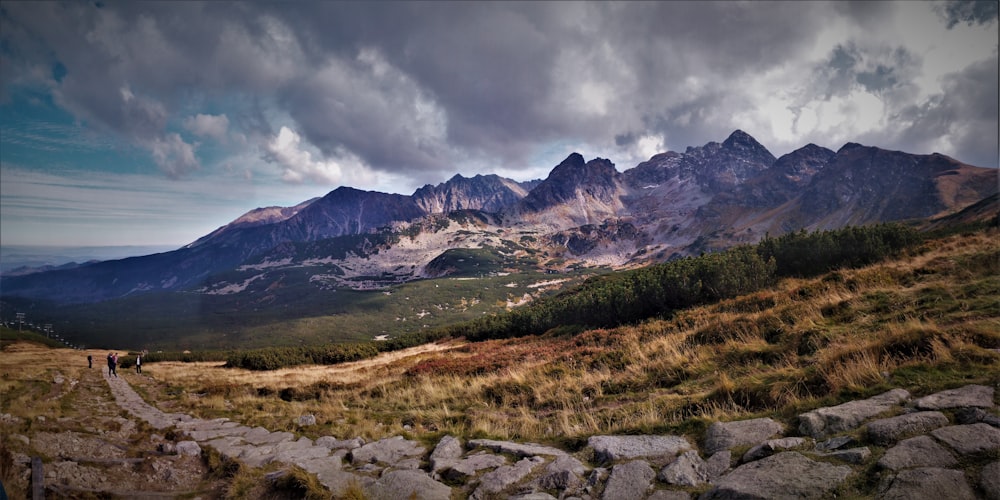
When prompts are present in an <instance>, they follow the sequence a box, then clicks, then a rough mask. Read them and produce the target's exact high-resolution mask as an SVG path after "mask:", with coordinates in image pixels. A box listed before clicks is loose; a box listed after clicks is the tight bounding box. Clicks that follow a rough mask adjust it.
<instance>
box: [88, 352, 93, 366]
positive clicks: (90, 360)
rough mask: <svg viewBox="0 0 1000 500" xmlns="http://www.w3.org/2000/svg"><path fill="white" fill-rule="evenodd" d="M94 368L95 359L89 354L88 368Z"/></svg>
mask: <svg viewBox="0 0 1000 500" xmlns="http://www.w3.org/2000/svg"><path fill="white" fill-rule="evenodd" d="M93 367H94V357H93V356H91V355H90V354H88V355H87V368H93Z"/></svg>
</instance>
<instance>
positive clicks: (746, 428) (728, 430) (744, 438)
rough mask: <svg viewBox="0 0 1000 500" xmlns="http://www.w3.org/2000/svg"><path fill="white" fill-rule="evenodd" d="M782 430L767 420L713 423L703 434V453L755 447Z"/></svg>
mask: <svg viewBox="0 0 1000 500" xmlns="http://www.w3.org/2000/svg"><path fill="white" fill-rule="evenodd" d="M784 430H785V428H784V426H783V425H781V424H779V423H778V422H775V421H774V420H771V419H769V418H755V419H751V420H737V421H734V422H715V423H714V424H712V425H710V426H709V427H708V431H707V432H706V433H705V453H707V454H709V455H710V454H712V453H715V452H717V451H722V450H728V449H730V448H734V447H737V446H747V445H755V444H757V443H760V442H761V441H764V440H765V439H768V438H770V437H773V436H774V435H775V434H779V433H781V432H783V431H784Z"/></svg>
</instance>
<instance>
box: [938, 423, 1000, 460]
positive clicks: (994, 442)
mask: <svg viewBox="0 0 1000 500" xmlns="http://www.w3.org/2000/svg"><path fill="white" fill-rule="evenodd" d="M931 435H932V436H934V437H936V438H937V439H938V440H940V441H942V442H944V443H945V444H947V445H948V446H950V447H951V449H953V450H955V451H957V452H958V453H960V454H962V455H975V454H978V453H985V452H989V451H994V450H1000V429H997V428H996V427H992V426H990V425H987V424H969V425H952V426H949V427H942V428H940V429H936V430H934V431H931Z"/></svg>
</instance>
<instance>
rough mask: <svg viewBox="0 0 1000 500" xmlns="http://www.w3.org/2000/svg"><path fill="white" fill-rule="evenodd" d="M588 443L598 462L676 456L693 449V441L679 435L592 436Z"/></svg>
mask: <svg viewBox="0 0 1000 500" xmlns="http://www.w3.org/2000/svg"><path fill="white" fill-rule="evenodd" d="M587 444H588V445H589V446H590V447H591V448H593V449H594V459H595V460H597V461H598V462H611V461H615V460H622V459H632V458H640V457H650V458H659V457H676V456H677V454H678V453H681V452H685V451H687V450H690V449H691V443H688V441H687V439H684V438H683V437H679V436H591V437H590V439H588V440H587ZM654 475H655V474H654Z"/></svg>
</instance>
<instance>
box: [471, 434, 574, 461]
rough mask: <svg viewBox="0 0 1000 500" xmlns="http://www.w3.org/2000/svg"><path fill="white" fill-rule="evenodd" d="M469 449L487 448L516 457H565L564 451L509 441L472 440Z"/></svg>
mask: <svg viewBox="0 0 1000 500" xmlns="http://www.w3.org/2000/svg"><path fill="white" fill-rule="evenodd" d="M469 448H488V449H491V450H493V451H495V452H497V453H510V454H511V455H516V456H518V457H522V458H523V457H535V456H538V455H546V456H550V457H558V456H562V455H566V452H565V451H562V450H560V449H558V448H552V447H551V446H542V445H540V444H535V443H513V442H510V441H494V440H492V439H473V440H471V441H469Z"/></svg>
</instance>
